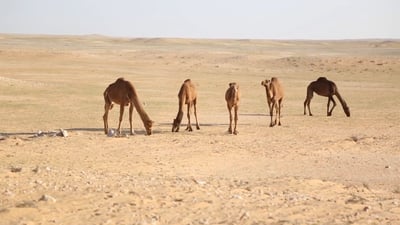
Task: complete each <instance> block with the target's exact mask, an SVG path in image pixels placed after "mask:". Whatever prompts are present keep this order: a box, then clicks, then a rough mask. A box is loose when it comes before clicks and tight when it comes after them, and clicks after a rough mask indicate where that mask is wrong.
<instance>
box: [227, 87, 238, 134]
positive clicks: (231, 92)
mask: <svg viewBox="0 0 400 225" xmlns="http://www.w3.org/2000/svg"><path fill="white" fill-rule="evenodd" d="M239 98H240V91H239V85H237V84H236V83H229V88H228V89H227V90H226V92H225V100H226V105H227V107H228V111H229V129H228V132H229V133H231V134H235V135H237V134H238V131H237V129H236V127H237V121H238V110H239ZM232 109H234V110H235V127H234V129H233V131H232V120H233V116H232Z"/></svg>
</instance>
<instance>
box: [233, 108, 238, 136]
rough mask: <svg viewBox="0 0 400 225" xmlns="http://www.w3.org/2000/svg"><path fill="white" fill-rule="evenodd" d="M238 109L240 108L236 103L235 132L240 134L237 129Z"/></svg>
mask: <svg viewBox="0 0 400 225" xmlns="http://www.w3.org/2000/svg"><path fill="white" fill-rule="evenodd" d="M238 110H239V107H238V106H237V105H236V106H235V128H234V129H233V134H235V135H237V134H238V131H237V129H236V127H237V121H238Z"/></svg>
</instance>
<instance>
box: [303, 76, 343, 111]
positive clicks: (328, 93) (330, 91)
mask: <svg viewBox="0 0 400 225" xmlns="http://www.w3.org/2000/svg"><path fill="white" fill-rule="evenodd" d="M314 92H315V93H317V94H318V95H321V96H325V97H328V104H327V108H326V113H327V115H328V116H331V115H332V111H333V109H334V108H335V106H336V102H335V100H334V99H333V96H334V95H336V97H337V98H338V99H339V101H340V103H341V104H342V107H343V110H344V113H345V114H346V116H348V117H349V116H350V109H349V107H348V106H347V104H346V102H345V101H344V99H343V98H342V97H341V96H340V94H339V90H338V88H337V86H336V84H335V83H334V82H333V81H330V80H328V79H326V77H320V78H318V79H317V80H316V81H313V82H311V83H310V84H309V85H308V87H307V96H306V100H305V101H304V115H306V114H307V113H306V106H307V108H308V112H309V115H310V116H312V115H313V114H312V113H311V110H310V103H311V99H312V97H313V93H314ZM331 101H332V103H333V106H332V108H331V109H329V107H330V103H331Z"/></svg>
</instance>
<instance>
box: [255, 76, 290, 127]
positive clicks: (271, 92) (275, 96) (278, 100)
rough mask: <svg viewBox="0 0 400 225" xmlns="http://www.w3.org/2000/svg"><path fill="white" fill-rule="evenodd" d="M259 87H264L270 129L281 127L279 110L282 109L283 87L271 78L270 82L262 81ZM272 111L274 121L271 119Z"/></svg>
mask: <svg viewBox="0 0 400 225" xmlns="http://www.w3.org/2000/svg"><path fill="white" fill-rule="evenodd" d="M261 85H262V86H264V87H265V92H266V94H267V102H268V108H269V115H270V116H271V123H270V124H269V126H270V127H273V126H275V125H276V124H278V126H280V125H281V109H282V101H283V96H284V92H283V87H282V85H281V84H280V82H279V80H278V78H276V77H272V78H271V80H263V81H261ZM274 109H275V111H276V113H275V120H274V119H273V114H274Z"/></svg>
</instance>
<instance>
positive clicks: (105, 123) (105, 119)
mask: <svg viewBox="0 0 400 225" xmlns="http://www.w3.org/2000/svg"><path fill="white" fill-rule="evenodd" d="M109 111H110V105H109V104H107V103H106V104H105V105H104V115H103V121H104V133H105V134H108V112H109Z"/></svg>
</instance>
